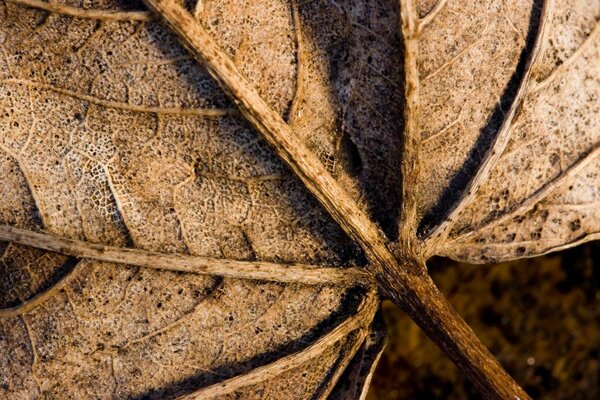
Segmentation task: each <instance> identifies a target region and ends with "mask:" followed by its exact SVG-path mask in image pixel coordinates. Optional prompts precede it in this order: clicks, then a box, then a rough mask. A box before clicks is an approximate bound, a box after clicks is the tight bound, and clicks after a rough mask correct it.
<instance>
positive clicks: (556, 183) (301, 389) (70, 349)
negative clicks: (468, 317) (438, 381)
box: [0, 0, 600, 399]
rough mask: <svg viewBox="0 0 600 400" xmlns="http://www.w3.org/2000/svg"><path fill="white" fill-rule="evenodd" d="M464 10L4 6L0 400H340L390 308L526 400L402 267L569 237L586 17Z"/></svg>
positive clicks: (500, 391)
mask: <svg viewBox="0 0 600 400" xmlns="http://www.w3.org/2000/svg"><path fill="white" fill-rule="evenodd" d="M463 3H464V2H459V1H446V0H440V1H438V2H431V1H419V2H415V1H413V0H401V1H399V2H396V1H395V0H394V1H393V0H386V1H383V2H381V1H375V0H364V1H345V0H344V1H342V2H324V1H311V2H296V1H288V0H269V1H266V0H246V1H243V2H239V1H235V2H234V1H216V0H215V1H213V0H203V1H197V2H178V1H176V0H146V4H147V6H148V7H149V9H150V10H148V9H147V8H146V7H145V6H144V5H143V4H138V3H135V2H133V3H132V2H123V3H121V2H120V1H118V0H98V1H94V2H92V3H89V4H88V3H82V4H80V3H78V2H64V3H63V2H45V1H42V0H8V1H5V2H3V3H2V8H1V9H0V11H1V12H0V49H1V50H2V57H0V104H2V110H1V111H2V115H1V116H0V153H1V154H0V156H1V159H0V160H1V161H0V169H1V170H0V198H1V199H2V202H0V223H2V224H3V225H2V226H0V240H4V242H0V243H1V245H0V252H1V254H0V257H1V258H0V268H2V269H1V270H0V271H1V275H0V307H2V308H1V309H0V332H2V335H0V339H1V340H2V341H3V342H4V343H3V344H2V347H1V350H0V371H1V374H0V376H1V377H2V378H1V379H2V380H3V381H2V382H1V385H0V390H1V391H2V392H0V393H1V394H2V395H3V396H7V397H10V398H32V397H33V398H35V397H58V398H65V397H74V398H86V397H90V396H92V395H93V396H99V397H103V398H132V397H133V398H142V397H144V398H165V397H166V398H174V397H182V398H188V399H196V398H198V399H199V398H297V399H304V398H357V399H360V398H364V395H365V393H366V388H367V387H368V384H369V381H370V376H371V375H372V373H373V369H374V365H375V364H376V362H377V359H378V357H379V354H380V353H381V349H382V346H383V343H384V334H383V333H382V332H383V327H382V326H381V324H380V323H378V322H377V321H376V322H375V323H374V322H373V319H374V317H375V314H376V311H377V309H378V307H379V299H380V297H381V296H388V297H390V298H392V299H393V300H394V302H396V304H398V305H399V306H401V307H402V308H403V309H404V310H405V311H406V312H407V313H408V314H409V315H410V316H411V317H412V318H413V319H414V320H415V321H416V322H417V323H418V324H419V325H420V326H421V327H422V328H423V329H424V330H425V332H426V333H427V334H428V335H429V336H430V337H432V339H433V340H434V341H436V343H438V344H439V345H440V347H441V348H442V349H443V350H444V351H445V352H446V353H447V354H448V355H449V356H450V358H451V359H452V360H453V361H455V362H456V363H457V364H458V365H459V367H461V369H462V370H463V372H464V373H465V374H466V375H467V376H469V377H470V378H471V379H472V380H473V382H474V384H475V385H476V386H477V387H478V388H479V390H480V391H481V393H482V394H483V395H484V396H485V397H487V398H509V397H511V398H514V397H515V396H516V397H519V398H521V399H525V398H527V395H526V394H525V393H524V392H523V390H522V389H521V388H519V387H518V385H517V384H516V383H515V382H514V381H513V380H512V379H511V378H510V377H509V376H508V374H506V372H505V371H504V370H503V369H502V368H501V366H500V365H499V364H498V363H497V362H496V361H495V359H494V358H493V356H492V355H491V354H490V353H489V351H487V349H485V347H483V345H482V344H481V343H480V342H479V341H478V340H477V338H476V337H475V336H474V334H473V332H472V331H471V330H470V328H469V327H468V326H467V325H466V323H465V322H464V321H463V320H462V319H461V318H460V317H459V316H458V315H457V314H456V313H455V312H454V311H453V310H452V308H451V307H450V306H449V305H448V303H447V302H446V301H445V299H444V298H443V296H441V294H440V293H439V291H438V290H437V289H436V288H435V285H434V284H433V282H432V281H431V279H430V278H429V276H428V274H427V272H426V267H425V262H426V260H427V258H428V257H430V256H432V255H448V256H451V257H454V258H457V259H464V260H467V261H472V262H487V261H491V260H500V259H509V258H517V257H523V256H532V255H536V254H541V253H543V252H547V251H552V250H555V249H559V248H562V247H565V246H570V245H573V244H574V243H578V242H581V241H584V240H590V239H592V238H594V237H595V232H596V229H595V228H594V227H595V226H597V223H595V220H596V219H597V218H596V214H595V213H594V207H593V203H594V201H596V200H594V196H595V192H596V190H595V188H596V187H597V186H598V185H597V184H595V181H594V179H596V174H595V172H594V171H595V169H594V166H595V164H594V157H595V156H596V153H597V149H596V141H597V140H596V139H597V136H598V134H597V129H596V128H595V126H596V125H597V124H596V123H595V122H594V121H595V120H594V118H595V116H596V115H600V114H599V113H598V110H597V108H598V104H599V103H598V94H597V93H596V91H597V87H596V86H597V83H598V79H599V77H600V73H599V72H600V71H598V66H597V65H598V62H596V61H597V59H598V57H600V56H599V54H598V51H597V49H596V48H595V47H594V46H596V47H597V45H598V43H600V42H599V41H598V35H597V31H598V29H597V27H596V25H597V20H598V16H600V9H599V8H600V7H598V5H597V4H596V3H595V2H593V1H590V2H581V1H573V2H569V4H567V3H564V4H563V3H561V4H558V2H553V1H552V0H547V1H538V2H526V3H524V2H520V1H493V2H488V3H486V4H483V3H482V4H463ZM555 3H556V4H555ZM571 3H572V4H571ZM180 43H181V44H180ZM574 138H577V140H575V139H574ZM532 155H533V156H532ZM365 261H366V265H365ZM66 381H68V382H72V384H69V385H62V384H61V382H66Z"/></svg>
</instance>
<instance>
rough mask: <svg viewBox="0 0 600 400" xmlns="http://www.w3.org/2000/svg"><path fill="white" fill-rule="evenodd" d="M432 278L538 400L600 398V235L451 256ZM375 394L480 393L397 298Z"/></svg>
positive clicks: (380, 397) (383, 398)
mask: <svg viewBox="0 0 600 400" xmlns="http://www.w3.org/2000/svg"><path fill="white" fill-rule="evenodd" d="M429 269H430V272H431V275H432V276H433V279H434V280H435V282H436V283H437V284H438V286H439V288H440V289H441V290H442V292H444V294H445V295H446V296H447V298H448V299H449V301H450V303H452V305H453V306H454V307H455V308H456V310H457V311H458V312H459V313H460V314H461V315H462V316H463V318H464V319H465V320H466V321H467V323H468V324H469V325H470V326H471V327H472V328H473V330H474V331H475V332H476V333H477V336H479V338H480V339H481V340H482V342H483V343H484V344H485V345H486V346H487V347H488V349H490V350H491V351H492V353H493V354H495V355H496V357H497V358H498V359H499V360H500V362H501V363H502V365H503V366H504V367H505V368H506V369H507V370H508V372H509V373H510V374H511V375H512V376H513V377H514V378H515V379H516V380H517V382H519V384H521V385H522V386H523V387H524V388H525V390H526V391H527V392H528V393H529V395H530V396H532V397H533V398H534V399H549V400H555V399H600V243H590V244H587V245H583V246H579V247H576V248H574V249H570V250H566V251H563V252H560V253H553V254H550V255H546V256H543V257H538V258H532V259H523V260H518V261H513V262H509V263H503V264H497V265H468V264H461V263H457V262H455V261H451V260H447V259H434V260H431V262H430V263H429ZM384 310H385V318H386V322H387V326H388V335H389V342H388V346H387V348H386V349H385V352H384V354H383V356H382V358H381V360H380V362H379V365H378V367H377V370H376V372H375V376H374V377H373V382H372V385H371V389H370V391H369V396H368V400H375V399H377V400H391V399H423V400H425V399H427V400H431V399H479V398H480V397H479V396H478V395H476V394H475V392H474V391H473V388H472V387H471V385H470V384H469V382H468V381H466V380H465V379H464V378H463V376H462V375H461V373H460V371H458V370H457V369H456V367H455V366H454V365H453V364H452V362H450V361H449V360H448V359H447V358H446V357H445V356H444V354H443V353H442V352H441V351H440V350H439V349H438V348H437V347H436V346H435V345H434V344H433V342H431V341H430V340H429V339H428V338H427V337H426V336H425V335H424V334H423V333H422V332H421V331H420V329H419V328H418V327H417V326H416V325H415V324H414V323H413V322H412V321H411V320H410V319H408V318H407V317H406V316H405V315H404V314H403V313H402V312H401V311H400V310H398V309H397V308H396V307H395V306H394V305H393V304H391V303H385V304H384Z"/></svg>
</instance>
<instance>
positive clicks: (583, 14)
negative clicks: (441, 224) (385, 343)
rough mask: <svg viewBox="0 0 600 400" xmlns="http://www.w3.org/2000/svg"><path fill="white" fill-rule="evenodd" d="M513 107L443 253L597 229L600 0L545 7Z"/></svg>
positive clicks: (558, 244) (480, 257) (485, 255)
mask: <svg viewBox="0 0 600 400" xmlns="http://www.w3.org/2000/svg"><path fill="white" fill-rule="evenodd" d="M550 13H551V15H550V16H549V20H548V27H547V30H548V34H547V35H546V37H545V38H544V40H543V42H542V45H541V56H540V57H539V59H538V61H537V62H536V63H534V65H533V66H532V77H531V82H530V83H529V85H528V86H527V90H526V93H525V95H524V97H523V100H522V104H521V106H520V109H519V112H518V114H517V115H516V117H515V119H514V121H513V123H512V125H511V127H510V130H509V136H510V140H509V141H508V143H507V144H506V147H505V149H503V151H502V155H501V156H500V158H499V160H498V162H497V164H496V165H495V167H494V168H493V169H492V170H491V171H490V173H489V177H488V179H487V180H486V181H485V182H484V183H483V184H482V185H481V187H480V189H479V192H478V196H477V198H476V200H475V201H473V202H472V204H470V205H469V206H468V207H467V208H466V209H465V212H464V214H463V216H462V219H461V221H460V222H459V223H458V224H457V225H456V226H455V228H454V231H453V233H452V234H451V241H452V243H451V244H449V245H448V248H449V249H450V248H452V250H448V252H447V253H446V254H452V255H453V256H454V257H456V258H458V259H463V260H467V261H470V262H489V261H501V260H508V259H513V258H518V257H525V256H528V257H530V256H535V255H539V254H543V253H547V252H549V251H556V250H559V249H562V248H566V247H570V246H573V245H576V244H578V243H581V242H583V241H588V240H592V239H594V238H595V237H596V235H595V234H596V233H597V232H598V215H597V213H596V209H597V207H596V206H595V202H596V201H597V200H598V199H597V187H598V184H597V171H598V165H597V155H598V115H599V113H598V112H599V111H600V109H599V105H600V102H599V101H598V99H599V95H600V91H599V90H600V86H599V81H598V76H600V70H599V69H598V62H597V59H598V57H599V55H600V53H599V46H600V36H599V33H598V32H599V29H598V21H599V20H600V5H599V4H598V3H597V2H580V1H573V2H560V3H558V4H556V5H554V7H553V9H552V10H551V11H550Z"/></svg>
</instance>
